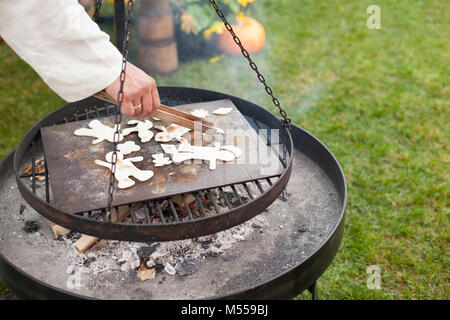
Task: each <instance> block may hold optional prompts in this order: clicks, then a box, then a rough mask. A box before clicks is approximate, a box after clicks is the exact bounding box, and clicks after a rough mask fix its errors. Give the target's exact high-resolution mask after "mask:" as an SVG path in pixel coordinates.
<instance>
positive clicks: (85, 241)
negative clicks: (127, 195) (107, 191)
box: [75, 203, 142, 253]
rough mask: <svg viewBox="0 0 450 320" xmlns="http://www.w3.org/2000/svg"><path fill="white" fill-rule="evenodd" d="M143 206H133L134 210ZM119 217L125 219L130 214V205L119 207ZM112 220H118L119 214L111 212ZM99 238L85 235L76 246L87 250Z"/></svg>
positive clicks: (139, 204)
mask: <svg viewBox="0 0 450 320" xmlns="http://www.w3.org/2000/svg"><path fill="white" fill-rule="evenodd" d="M141 207H142V203H138V204H136V205H134V207H132V209H133V210H136V209H139V208H141ZM118 210H119V217H120V220H121V221H123V219H125V218H126V217H127V216H128V215H129V214H130V208H129V207H128V206H121V207H119V209H118ZM111 221H112V222H117V215H116V214H114V213H111ZM98 240H100V239H99V238H97V237H93V236H89V235H85V234H84V235H83V236H82V237H81V238H80V239H78V240H77V241H76V242H75V247H76V248H77V249H78V251H79V252H81V253H84V252H86V250H88V249H89V248H90V247H92V246H93V245H94V244H95V243H96V242H97V241H98Z"/></svg>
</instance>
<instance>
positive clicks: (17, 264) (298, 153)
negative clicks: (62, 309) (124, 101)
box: [0, 88, 347, 299]
mask: <svg viewBox="0 0 450 320" xmlns="http://www.w3.org/2000/svg"><path fill="white" fill-rule="evenodd" d="M160 94H161V97H162V98H163V101H165V102H166V103H167V104H171V105H176V104H181V103H195V102H201V101H210V100H216V99H231V100H232V101H233V102H234V103H235V104H236V106H237V107H238V109H239V110H240V111H241V112H242V113H243V114H244V116H245V117H246V118H247V120H248V121H249V122H250V123H251V124H252V126H253V127H254V128H255V129H259V128H273V127H276V126H279V120H278V119H277V118H276V117H274V116H273V115H271V114H270V113H268V112H266V111H265V110H264V109H262V108H260V107H258V106H255V105H253V104H251V103H249V102H247V101H244V100H241V99H237V98H235V97H231V96H228V95H225V94H220V93H216V92H211V91H205V90H198V89H189V88H161V89H160ZM175 97H182V99H179V98H178V100H176V99H175ZM83 103H85V104H86V105H88V103H92V100H89V99H88V101H82V102H79V103H78V104H70V105H68V106H66V107H64V112H65V113H66V114H67V116H66V117H67V118H66V121H69V118H70V115H71V114H73V111H74V110H75V109H79V108H80V104H83ZM71 112H72V113H71ZM86 112H87V113H88V114H87V116H92V117H94V116H98V115H93V114H89V112H88V110H86ZM55 114H58V112H56V113H55ZM55 114H54V115H53V117H55ZM58 116H59V115H58ZM51 117H52V116H50V118H51ZM291 135H292V138H293V150H292V151H291V153H290V154H291V157H290V159H292V174H291V177H290V180H289V182H288V183H287V188H286V191H287V197H286V195H284V197H282V198H283V199H276V200H275V199H273V200H274V202H273V200H272V201H270V202H266V203H267V205H266V207H267V208H266V210H265V211H264V212H263V213H261V214H259V215H256V214H255V213H254V212H245V213H242V214H243V215H245V218H244V219H240V220H239V221H227V219H228V220H230V219H231V220H232V218H231V217H232V216H231V215H230V216H228V217H227V216H226V215H221V214H215V215H213V216H214V217H220V218H219V219H224V220H223V221H224V224H223V225H221V228H220V230H224V229H227V230H224V231H220V230H219V229H215V228H216V227H214V226H212V227H208V226H207V227H206V228H207V232H204V233H203V234H202V235H195V236H193V237H191V235H192V233H189V232H187V231H186V233H185V234H184V236H183V237H180V240H178V241H169V242H161V240H164V239H158V240H156V239H151V238H149V239H148V240H147V241H146V242H128V241H119V240H121V239H120V237H116V238H115V239H116V240H104V241H101V242H99V243H97V245H95V246H94V247H92V248H91V249H90V250H89V251H88V252H86V253H84V254H80V253H79V252H78V251H77V250H76V249H75V247H74V242H75V240H76V239H77V237H79V236H80V234H79V233H78V232H75V231H74V232H72V233H70V234H68V235H66V236H64V237H62V238H61V237H60V238H58V239H55V236H54V234H53V233H52V231H51V229H50V222H49V221H48V220H47V219H46V217H43V216H42V215H40V214H39V213H37V212H36V211H35V210H34V209H33V207H32V206H31V205H30V204H29V203H28V202H27V201H25V199H24V198H23V197H22V194H21V191H20V190H19V186H18V184H17V182H16V176H15V173H14V170H13V156H14V154H13V153H11V154H10V155H9V156H7V157H6V158H5V159H4V160H3V162H2V163H1V165H0V177H1V179H0V181H1V182H0V194H1V195H2V196H1V200H0V279H1V281H2V282H3V283H5V285H6V286H7V287H8V288H10V290H11V291H13V292H14V293H15V294H16V295H17V296H18V297H20V298H87V299H92V298H98V299H204V298H291V297H294V296H295V295H297V294H299V293H300V292H301V291H303V290H305V289H308V288H309V289H310V290H311V291H312V292H314V293H315V283H316V281H317V279H318V278H319V277H320V275H321V274H322V273H323V272H324V271H325V270H326V268H327V267H328V266H329V264H330V263H331V261H332V259H333V258H334V256H335V254H336V252H337V250H338V247H339V245H340V242H341V239H342V234H343V227H344V211H345V205H346V196H347V195H346V184H345V179H344V176H343V173H342V170H341V168H340V166H339V164H338V162H337V161H336V159H335V158H334V156H333V155H332V154H331V153H330V151H329V150H328V149H327V148H326V147H325V146H324V145H323V144H322V143H321V142H320V141H318V140H317V139H316V138H314V137H313V136H311V135H310V134H308V133H307V132H306V131H304V130H302V129H301V128H299V127H296V126H292V129H291ZM41 154H42V150H40V149H39V146H38V144H36V145H35V149H34V150H33V148H30V150H29V151H28V153H27V154H22V156H23V157H24V158H27V159H29V160H30V162H31V160H33V161H34V160H38V158H39V157H40V155H41ZM16 157H17V154H16ZM35 169H36V168H35ZM45 174H46V173H45V165H44V172H43V173H37V174H36V173H35V174H32V177H31V181H30V178H29V177H24V178H20V179H22V180H23V184H24V186H23V187H25V188H28V189H29V190H31V192H33V191H34V192H35V193H36V197H40V198H42V199H45V198H46V197H48V196H49V191H50V190H49V186H48V184H47V183H46V182H45V179H44V181H42V182H40V183H36V180H37V177H38V176H41V175H42V176H45ZM282 177H283V176H281V177H280V178H278V179H273V180H272V179H269V181H264V182H263V181H258V182H252V183H248V184H246V185H233V186H229V187H223V188H220V189H217V190H215V189H214V190H205V191H201V192H199V193H196V194H194V197H196V201H195V203H196V205H195V206H194V207H191V209H192V212H191V214H193V216H195V215H196V214H197V213H198V212H202V211H205V209H206V210H207V208H211V209H212V211H214V210H213V209H214V206H215V205H217V206H220V205H223V204H222V203H220V201H218V202H217V203H216V204H215V205H214V204H213V203H212V202H213V201H211V200H210V199H214V198H215V197H217V198H216V199H222V200H224V199H225V198H226V199H227V200H226V201H228V202H230V203H228V204H229V205H230V207H228V209H230V210H233V208H239V207H240V206H242V204H243V203H252V201H254V200H255V199H258V197H260V196H261V195H264V193H265V192H267V190H269V191H270V188H271V187H272V186H274V185H276V184H277V182H278V181H280V180H281V179H282ZM25 181H28V182H27V183H25ZM33 194H34V193H33ZM208 199H209V200H210V201H209V203H206V202H207V200H208ZM224 201H225V200H224ZM226 201H225V202H226ZM272 202H273V203H272ZM159 204H160V205H161V209H164V210H166V209H167V210H168V211H167V212H166V211H164V212H162V213H163V217H167V220H168V221H167V222H168V223H176V222H177V221H176V220H175V219H176V218H175V216H172V218H170V219H171V220H170V221H172V222H169V217H170V216H171V212H172V210H173V207H174V206H173V203H172V202H170V201H169V200H166V202H165V203H164V200H161V202H159ZM225 205H226V204H225ZM269 205H270V206H269ZM202 207H203V208H202ZM165 208H166V209H165ZM254 209H255V212H260V211H263V209H264V208H260V207H258V206H256V205H255V207H254ZM251 210H252V206H248V207H247V209H246V211H251ZM157 211H158V210H157ZM219 211H220V210H219ZM148 213H149V211H142V210H141V211H139V210H136V212H135V213H134V214H133V215H131V216H130V217H129V219H130V220H131V223H133V219H134V223H136V221H137V220H139V219H141V216H142V217H143V218H142V219H143V220H144V221H146V219H147V217H148ZM88 214H90V215H91V216H95V213H88ZM255 215H256V216H255ZM98 216H99V217H102V214H101V213H100V214H99V215H98ZM178 217H179V218H180V217H181V216H178ZM87 218H94V217H87ZM200 219H204V220H206V221H208V220H207V219H208V217H203V218H200ZM209 221H214V219H213V220H209ZM214 224H215V223H213V225H214ZM117 225H118V226H119V227H120V225H121V224H120V223H117ZM150 225H151V224H150ZM169 225H170V224H169ZM205 225H207V223H206V222H205ZM232 226H234V227H233V228H231V229H230V227H232ZM208 228H210V229H208ZM211 231H212V234H211ZM208 234H209V235H208ZM107 238H108V237H107ZM181 239H185V240H181ZM127 240H131V241H132V240H133V239H127ZM143 264H146V265H147V266H148V265H149V264H151V265H150V266H149V267H154V269H155V270H156V271H155V274H154V277H152V278H151V279H150V280H146V281H142V280H141V279H140V278H139V273H138V271H139V269H140V266H142V265H143Z"/></svg>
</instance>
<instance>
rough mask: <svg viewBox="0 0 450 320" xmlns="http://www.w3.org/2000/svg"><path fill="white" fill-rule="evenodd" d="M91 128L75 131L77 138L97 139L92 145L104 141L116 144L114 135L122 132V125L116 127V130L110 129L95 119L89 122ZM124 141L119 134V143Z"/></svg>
mask: <svg viewBox="0 0 450 320" xmlns="http://www.w3.org/2000/svg"><path fill="white" fill-rule="evenodd" d="M88 127H89V128H80V129H77V130H75V131H74V134H75V135H76V136H83V137H94V138H96V139H95V140H94V141H92V144H97V143H100V142H102V141H104V140H107V141H109V142H114V133H115V132H116V131H117V130H116V128H117V129H118V130H120V124H119V125H115V126H114V128H111V127H108V126H106V125H104V124H103V123H101V122H100V121H99V120H97V119H95V120H92V121H91V122H89V124H88ZM122 140H123V135H122V134H121V133H119V141H118V142H120V141H122Z"/></svg>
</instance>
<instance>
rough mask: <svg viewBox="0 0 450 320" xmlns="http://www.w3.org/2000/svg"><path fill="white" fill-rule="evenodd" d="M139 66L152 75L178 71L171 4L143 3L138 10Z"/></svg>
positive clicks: (156, 0)
mask: <svg viewBox="0 0 450 320" xmlns="http://www.w3.org/2000/svg"><path fill="white" fill-rule="evenodd" d="M138 29H139V31H138V34H139V50H138V56H139V66H140V67H141V68H142V69H143V70H144V71H146V72H148V73H149V74H153V73H157V74H160V75H167V74H170V73H173V72H175V71H176V70H177V69H178V51H177V44H176V41H175V27H174V21H173V11H172V8H171V6H170V0H142V1H140V7H139V10H138Z"/></svg>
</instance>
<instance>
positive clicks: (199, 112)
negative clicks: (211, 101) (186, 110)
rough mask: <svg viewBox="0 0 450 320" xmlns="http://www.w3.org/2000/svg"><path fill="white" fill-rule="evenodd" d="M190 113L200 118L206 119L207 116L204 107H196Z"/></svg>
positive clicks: (207, 113)
mask: <svg viewBox="0 0 450 320" xmlns="http://www.w3.org/2000/svg"><path fill="white" fill-rule="evenodd" d="M191 114H192V115H193V116H196V117H199V118H201V119H206V117H207V116H209V111H207V110H205V109H196V110H194V111H191Z"/></svg>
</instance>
